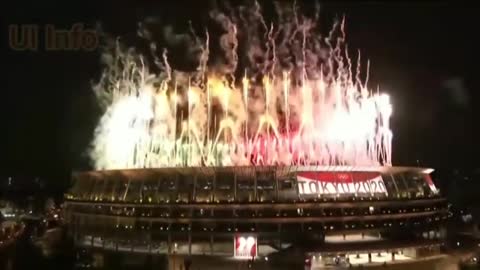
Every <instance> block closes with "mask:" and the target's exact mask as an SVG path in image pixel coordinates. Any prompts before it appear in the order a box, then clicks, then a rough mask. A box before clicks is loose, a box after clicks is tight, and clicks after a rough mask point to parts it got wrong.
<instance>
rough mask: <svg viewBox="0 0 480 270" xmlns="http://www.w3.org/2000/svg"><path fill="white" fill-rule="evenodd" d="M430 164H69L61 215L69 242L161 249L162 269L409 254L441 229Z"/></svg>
mask: <svg viewBox="0 0 480 270" xmlns="http://www.w3.org/2000/svg"><path fill="white" fill-rule="evenodd" d="M432 171H433V170H432V169H425V168H417V167H365V168H360V167H342V166H336V167H322V166H263V167H258V166H239V167H185V168H160V169H127V170H103V171H100V170H99V171H87V172H78V173H74V175H73V186H72V188H71V190H70V191H69V192H68V193H67V194H65V196H66V203H65V204H66V206H65V210H66V220H67V221H68V222H69V223H70V228H71V233H72V235H73V237H74V239H75V242H76V244H77V245H79V246H83V247H86V248H91V249H93V250H103V251H109V252H117V253H118V252H125V253H128V254H159V255H164V256H166V257H168V258H170V259H169V265H170V269H176V268H175V266H172V263H173V264H175V263H176V264H177V265H180V264H185V263H186V262H187V261H190V263H191V261H192V260H193V263H194V264H195V261H196V260H199V258H203V259H204V258H207V257H208V258H210V259H213V260H218V261H219V262H220V261H223V262H227V263H241V262H244V263H245V261H251V263H256V262H259V263H262V264H275V263H277V264H278V265H290V264H304V265H305V266H308V267H310V268H309V269H314V268H316V267H322V266H329V265H334V266H335V265H336V266H339V265H343V266H349V265H360V264H363V265H368V264H372V265H375V264H376V263H377V264H383V263H393V262H398V261H405V260H407V261H408V260H418V259H421V258H425V257H429V256H434V255H436V254H439V253H440V250H441V246H442V245H443V239H444V237H445V230H444V223H445V219H446V218H447V203H446V201H445V200H444V199H443V198H442V197H441V196H440V195H439V192H438V190H437V189H436V188H435V185H434V184H433V182H432V180H431V177H430V173H431V172H432ZM299 254H300V255H301V256H299ZM170 256H175V258H176V259H175V260H176V262H172V259H171V257H170ZM196 258H197V259H196ZM179 261H181V263H180V262H179ZM278 265H277V266H276V267H275V269H278ZM172 267H173V268H172ZM178 269H180V268H178ZM209 269H214V266H209Z"/></svg>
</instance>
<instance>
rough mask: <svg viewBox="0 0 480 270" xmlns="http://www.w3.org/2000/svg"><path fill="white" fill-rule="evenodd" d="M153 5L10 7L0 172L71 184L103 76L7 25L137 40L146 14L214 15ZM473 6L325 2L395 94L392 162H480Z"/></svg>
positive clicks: (179, 18)
mask: <svg viewBox="0 0 480 270" xmlns="http://www.w3.org/2000/svg"><path fill="white" fill-rule="evenodd" d="M132 2H133V1H132ZM154 2H158V3H157V4H154ZM163 2H166V3H163ZM199 2H202V3H203V4H200V3H199ZM112 3H116V2H112ZM148 3H150V4H148V5H144V6H142V5H141V4H140V2H138V3H137V4H136V5H135V6H133V5H131V6H121V5H120V4H106V3H105V4H97V5H96V6H88V5H87V4H81V5H80V4H77V5H73V4H70V3H68V4H67V3H65V4H64V5H55V6H53V5H52V6H48V5H46V4H42V5H38V6H36V7H35V6H31V5H30V4H29V7H28V8H26V7H24V6H19V5H17V7H16V8H9V9H7V8H5V7H4V8H3V9H2V10H3V13H4V14H3V15H2V16H1V19H0V20H1V22H2V58H1V59H2V61H1V62H2V63H1V64H2V65H3V68H4V69H3V71H2V72H3V75H2V77H3V78H5V79H6V84H4V83H2V91H3V95H2V97H1V99H0V100H1V106H0V107H1V108H0V110H1V120H2V121H1V123H2V128H0V131H1V133H2V138H3V137H5V139H2V146H1V147H0V149H1V150H0V155H1V157H2V160H3V161H2V163H1V164H2V165H1V171H0V175H8V174H23V175H41V176H45V177H47V178H49V179H52V180H51V181H65V179H66V178H68V175H69V174H70V171H71V170H72V169H73V170H79V169H88V168H89V167H88V166H89V163H88V159H87V157H86V154H85V151H86V149H87V146H88V144H89V142H90V140H91V139H92V134H93V129H94V127H95V124H96V121H97V120H98V116H99V111H98V108H97V107H96V105H95V100H94V98H93V95H92V93H91V88H90V81H91V80H94V79H96V78H97V77H98V76H99V74H100V65H99V53H98V51H94V52H86V51H78V52H71V51H70V52H69V51H63V52H62V51H45V50H43V48H42V47H40V48H39V50H38V51H37V52H22V51H15V50H12V49H11V48H10V47H9V43H8V25H11V24H38V25H39V27H43V26H44V25H45V24H53V25H55V26H56V27H58V28H70V27H71V26H72V24H74V23H78V22H81V23H84V24H85V25H86V26H87V27H92V26H93V25H94V24H95V22H96V21H100V22H103V23H104V25H105V26H106V28H107V30H111V31H112V32H115V33H122V34H130V35H131V34H134V33H135V31H136V22H137V21H139V20H140V19H142V18H143V17H145V16H152V15H155V16H158V17H160V18H161V20H164V21H165V22H169V23H172V24H174V25H175V26H178V27H180V28H182V27H185V26H186V25H187V22H188V20H192V22H194V23H196V22H201V21H202V18H205V17H206V16H207V11H208V7H207V4H206V3H207V1H205V2H204V1H179V0H177V1H170V2H169V1H149V2H148ZM161 3H163V4H161ZM321 3H322V2H321ZM452 3H453V1H452ZM474 10H475V8H473V7H469V6H468V5H465V4H463V3H460V4H458V5H453V4H449V3H448V2H443V3H434V2H425V3H418V4H417V3H415V2H411V3H400V2H398V3H392V4H391V3H388V2H387V1H384V2H374V1H371V2H365V3H356V2H355V3H354V2H352V3H348V2H342V3H341V4H339V3H333V2H324V3H323V4H322V7H321V16H322V22H325V23H328V24H329V25H330V24H331V23H332V22H333V19H334V18H335V16H342V15H343V14H345V16H346V20H347V25H346V31H347V41H348V43H349V47H350V48H355V49H360V50H361V52H362V56H363V57H364V58H369V59H370V61H371V73H370V78H371V79H370V87H372V88H376V85H377V84H378V85H379V86H380V89H382V90H383V91H385V92H387V93H388V94H390V95H391V97H392V102H393V106H394V108H393V109H394V112H393V116H392V122H391V126H392V129H393V133H394V137H393V161H394V165H417V162H418V163H419V164H420V165H422V166H430V167H435V168H449V167H474V166H475V165H476V164H475V157H476V155H475V154H476V153H479V152H480V147H479V143H478V142H477V141H476V140H475V139H476V138H480V136H479V135H480V132H479V128H478V124H476V123H478V121H477V119H476V116H477V115H479V106H478V104H479V91H478V75H477V76H474V74H473V71H474V58H475V57H474V56H475V54H476V51H477V50H478V48H474V44H475V39H476V38H477V37H476V36H475V33H476V32H477V31H476V30H477V29H474V27H475V26H476V25H477V24H478V23H477V22H476V21H474V20H475V18H476V17H475V15H476V14H474ZM269 12H270V13H271V12H272V11H269ZM267 13H268V12H267ZM329 25H326V26H329ZM327 29H328V27H327ZM172 57H173V56H172Z"/></svg>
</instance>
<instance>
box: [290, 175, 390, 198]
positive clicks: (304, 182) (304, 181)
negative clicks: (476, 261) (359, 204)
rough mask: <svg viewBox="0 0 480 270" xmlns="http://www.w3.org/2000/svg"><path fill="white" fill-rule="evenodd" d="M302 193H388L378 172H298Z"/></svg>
mask: <svg viewBox="0 0 480 270" xmlns="http://www.w3.org/2000/svg"><path fill="white" fill-rule="evenodd" d="M297 182H298V191H299V193H300V194H302V195H315V194H362V193H371V194H373V193H385V194H386V193H387V189H386V188H385V183H384V182H383V179H382V176H381V175H380V173H378V172H298V173H297Z"/></svg>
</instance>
